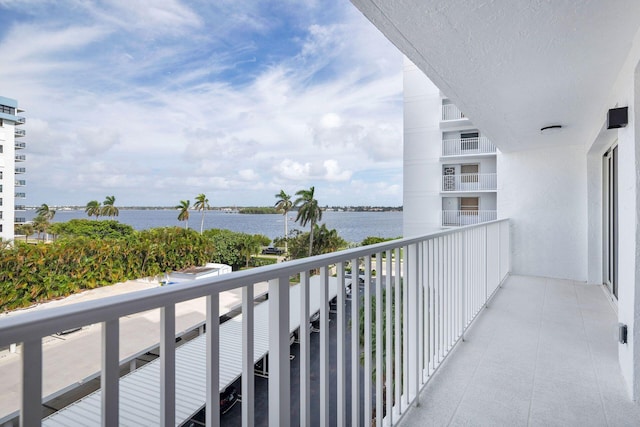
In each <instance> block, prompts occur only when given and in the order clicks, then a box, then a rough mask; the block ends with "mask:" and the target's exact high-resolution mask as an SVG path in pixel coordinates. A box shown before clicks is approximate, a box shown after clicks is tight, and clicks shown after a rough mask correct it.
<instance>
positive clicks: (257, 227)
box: [24, 209, 402, 243]
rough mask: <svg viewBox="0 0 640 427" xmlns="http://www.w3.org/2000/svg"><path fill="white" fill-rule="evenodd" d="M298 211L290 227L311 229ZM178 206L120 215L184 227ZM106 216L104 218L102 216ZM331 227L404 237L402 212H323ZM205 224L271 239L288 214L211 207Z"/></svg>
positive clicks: (193, 218) (79, 213)
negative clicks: (303, 223) (298, 219)
mask: <svg viewBox="0 0 640 427" xmlns="http://www.w3.org/2000/svg"><path fill="white" fill-rule="evenodd" d="M35 215H36V214H35V210H28V211H26V212H25V215H24V216H25V217H26V219H27V221H30V220H32V219H33V218H34V217H35ZM295 216H296V213H295V212H290V213H289V218H290V219H289V230H292V229H294V228H297V229H299V230H303V231H307V230H308V229H309V224H307V226H306V227H304V228H303V227H301V226H300V224H298V223H295V222H294V221H293V219H294V218H295ZM74 218H84V219H87V218H88V217H87V214H86V213H85V212H84V210H74V211H62V210H61V211H57V212H56V216H55V218H54V219H53V222H66V221H69V220H70V219H74ZM177 218H178V211H177V210H134V209H131V210H129V209H127V210H124V209H123V210H120V215H119V216H118V217H116V219H117V220H118V221H119V222H121V223H123V224H129V225H130V226H132V227H133V228H135V229H136V230H145V229H148V228H155V227H170V226H179V227H184V222H181V221H178V219H177ZM101 219H102V218H101ZM200 219H201V213H200V212H197V211H194V212H191V215H190V218H189V228H192V229H194V230H200ZM320 223H325V224H326V225H327V228H330V229H331V228H335V229H336V230H337V231H338V234H339V235H340V236H341V237H342V238H343V239H345V240H346V241H348V242H358V243H359V242H361V241H362V240H363V239H364V238H365V237H368V236H376V237H400V236H402V212H323V213H322V221H321V222H320ZM204 228H205V229H209V228H224V229H228V230H232V231H237V232H243V233H249V234H264V235H265V236H268V237H269V238H271V239H274V238H276V237H282V236H283V235H284V216H283V215H280V214H273V215H270V214H262V215H252V214H237V213H223V212H220V211H207V212H206V213H205V216H204Z"/></svg>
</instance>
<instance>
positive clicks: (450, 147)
mask: <svg viewBox="0 0 640 427" xmlns="http://www.w3.org/2000/svg"><path fill="white" fill-rule="evenodd" d="M495 152H496V146H495V145H493V143H492V142H491V141H490V140H489V138H487V137H486V136H480V137H477V138H457V139H443V140H442V155H443V156H463V155H467V154H491V153H495Z"/></svg>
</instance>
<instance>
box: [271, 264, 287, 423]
mask: <svg viewBox="0 0 640 427" xmlns="http://www.w3.org/2000/svg"><path fill="white" fill-rule="evenodd" d="M289 352H290V351H289V277H288V276H283V277H279V278H277V279H272V280H269V425H270V426H274V427H275V426H280V427H288V426H289V425H290V424H291V384H290V381H291V379H290V369H289Z"/></svg>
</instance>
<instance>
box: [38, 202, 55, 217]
mask: <svg viewBox="0 0 640 427" xmlns="http://www.w3.org/2000/svg"><path fill="white" fill-rule="evenodd" d="M36 215H38V216H42V217H44V218H46V219H47V221H51V220H52V219H53V217H54V216H56V211H54V210H53V209H51V208H49V205H47V204H46V203H43V204H41V205H40V207H39V208H38V209H36Z"/></svg>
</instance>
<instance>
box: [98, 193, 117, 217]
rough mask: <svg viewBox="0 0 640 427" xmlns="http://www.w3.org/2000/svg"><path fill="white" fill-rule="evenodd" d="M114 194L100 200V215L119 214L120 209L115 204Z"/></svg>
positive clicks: (110, 215) (114, 215)
mask: <svg viewBox="0 0 640 427" xmlns="http://www.w3.org/2000/svg"><path fill="white" fill-rule="evenodd" d="M115 202H116V196H107V197H106V198H105V199H104V202H102V211H101V213H102V216H106V217H114V218H115V217H117V216H118V215H119V214H120V209H118V208H117V207H116V206H115Z"/></svg>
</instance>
